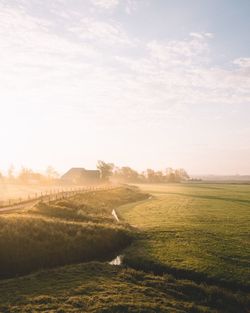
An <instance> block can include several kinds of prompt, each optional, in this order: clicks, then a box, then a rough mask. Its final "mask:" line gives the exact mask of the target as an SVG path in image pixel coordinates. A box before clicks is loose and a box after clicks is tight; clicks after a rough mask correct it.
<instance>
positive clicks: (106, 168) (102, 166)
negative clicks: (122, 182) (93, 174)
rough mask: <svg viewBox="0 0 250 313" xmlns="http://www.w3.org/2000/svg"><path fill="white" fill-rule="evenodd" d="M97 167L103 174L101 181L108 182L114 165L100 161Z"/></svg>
mask: <svg viewBox="0 0 250 313" xmlns="http://www.w3.org/2000/svg"><path fill="white" fill-rule="evenodd" d="M96 167H97V169H98V170H99V171H100V173H101V179H102V180H103V181H108V180H109V178H110V177H111V176H112V173H113V169H114V164H113V163H105V162H104V161H101V160H99V161H98V162H97V166H96Z"/></svg>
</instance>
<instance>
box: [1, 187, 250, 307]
mask: <svg viewBox="0 0 250 313" xmlns="http://www.w3.org/2000/svg"><path fill="white" fill-rule="evenodd" d="M249 187H250V186H244V185H242V186H234V185H205V184H195V185H191V184H190V185H141V186H140V188H141V190H143V192H140V191H139V190H138V189H136V188H126V187H122V188H117V189H114V190H108V191H107V190H106V191H97V192H88V193H85V194H79V195H76V196H73V197H71V198H70V199H65V200H57V201H53V202H52V203H50V204H44V203H43V204H42V203H40V204H39V205H38V206H36V207H35V208H33V209H30V210H27V211H23V212H20V213H19V214H17V213H15V214H13V213H9V214H4V215H1V216H0V223H1V228H0V253H1V255H0V262H2V263H1V266H0V270H1V273H2V274H3V273H4V272H6V271H7V272H8V271H9V276H13V275H16V274H21V273H28V272H33V273H30V274H29V275H26V276H20V277H13V278H10V279H2V280H0V312H1V313H2V312H3V313H5V312H6V313H7V312H8V313H9V312H11V313H14V312H50V313H52V312H53V313H55V312H58V313H59V312H60V313H63V312H65V313H66V312H70V313H73V312H92V313H93V312H95V313H123V312H125V313H126V312H127V313H129V312H130V313H156V312H157V313H166V312H171V313H248V312H249V298H248V296H247V290H246V288H247V286H248V283H249V270H248V267H247V265H248V259H249V250H248V245H247V239H248V238H247V235H248V231H249V229H248V227H249V220H248V219H249V214H248V212H249V211H248V210H249V198H250V197H249ZM148 192H149V193H150V194H151V195H152V197H149V195H148ZM114 208H115V209H116V211H117V212H118V215H119V217H120V218H122V219H123V221H122V222H121V223H117V222H116V221H115V220H114V219H113V218H112V217H111V211H112V209H114ZM131 226H133V227H131ZM131 242H132V244H131ZM128 244H131V245H130V246H128ZM124 247H125V250H123V251H122V252H121V251H120V250H121V248H124ZM126 247H127V248H126ZM114 253H123V254H125V259H124V260H125V264H124V266H112V265H109V264H108V262H107V260H108V259H109V258H110V257H111V256H112V255H113V254H114ZM94 260H99V261H101V262H93V261H94ZM41 261H42V263H41ZM24 265H25V268H23V266H24ZM62 265H63V266H62ZM18 266H19V267H18ZM59 266H61V267H59ZM49 267H53V268H52V269H46V268H49ZM17 270H18V271H17ZM35 271H36V272H35Z"/></svg>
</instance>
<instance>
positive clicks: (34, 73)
mask: <svg viewBox="0 0 250 313" xmlns="http://www.w3.org/2000/svg"><path fill="white" fill-rule="evenodd" d="M249 13H250V1H249V0H245V1H244V0H237V1H236V0H220V1H218V0H202V1H201V0H188V1H187V0H182V1H181V0H171V1H170V0H16V1H15V0H0V118H1V121H0V144H1V145H0V147H1V148H0V169H6V168H8V166H9V165H10V164H14V165H15V166H16V167H20V166H22V165H23V166H27V167H32V168H34V169H38V170H41V169H44V168H46V166H47V165H53V166H54V167H56V168H57V169H58V170H59V171H61V172H63V171H64V170H67V169H68V168H69V167H72V166H83V167H86V168H94V167H95V164H96V161H97V160H98V159H102V160H105V161H108V162H114V163H116V164H117V165H129V166H131V167H134V168H136V169H138V170H142V169H144V168H149V167H152V168H156V169H163V168H165V167H169V166H171V167H184V168H186V170H187V171H188V172H189V173H192V174H199V173H214V174H224V173H225V174H235V173H239V174H250V32H249V30H250V19H249Z"/></svg>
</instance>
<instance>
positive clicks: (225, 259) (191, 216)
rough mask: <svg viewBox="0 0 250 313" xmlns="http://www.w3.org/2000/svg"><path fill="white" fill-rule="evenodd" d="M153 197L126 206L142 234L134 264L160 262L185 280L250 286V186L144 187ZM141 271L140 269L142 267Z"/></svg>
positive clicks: (123, 210)
mask: <svg viewBox="0 0 250 313" xmlns="http://www.w3.org/2000/svg"><path fill="white" fill-rule="evenodd" d="M139 187H140V188H141V190H143V191H144V192H149V193H150V194H152V199H151V200H147V201H142V202H139V203H137V204H136V205H134V204H128V205H125V206H123V207H120V208H119V210H118V213H119V214H120V216H121V217H122V218H123V219H124V220H125V221H126V222H128V223H129V224H131V225H133V226H134V227H136V228H138V229H139V230H140V232H139V234H138V240H137V241H135V242H134V243H133V245H132V246H131V247H130V248H129V249H128V251H127V254H126V258H127V262H128V264H130V265H133V266H135V267H137V264H144V267H147V266H149V268H150V264H151V265H152V264H155V266H153V265H152V266H153V267H152V268H157V265H158V270H159V269H160V268H161V267H162V268H163V269H162V270H167V271H168V272H170V273H175V274H177V275H180V276H181V277H188V278H192V279H200V280H204V279H205V280H207V279H208V280H209V281H215V282H222V283H223V284H226V285H227V284H228V285H230V286H232V287H235V288H238V287H239V288H242V289H245V288H247V287H249V284H250V262H249V260H250V242H249V234H250V185H230V184H172V185H140V186H139ZM138 267H139V266H138Z"/></svg>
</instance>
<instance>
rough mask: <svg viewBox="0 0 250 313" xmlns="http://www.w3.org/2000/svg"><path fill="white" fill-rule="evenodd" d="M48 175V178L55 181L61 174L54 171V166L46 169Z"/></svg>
mask: <svg viewBox="0 0 250 313" xmlns="http://www.w3.org/2000/svg"><path fill="white" fill-rule="evenodd" d="M46 175H47V178H48V179H49V180H53V179H57V178H59V174H58V172H57V171H56V170H55V169H54V167H52V166H48V167H47V169H46Z"/></svg>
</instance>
